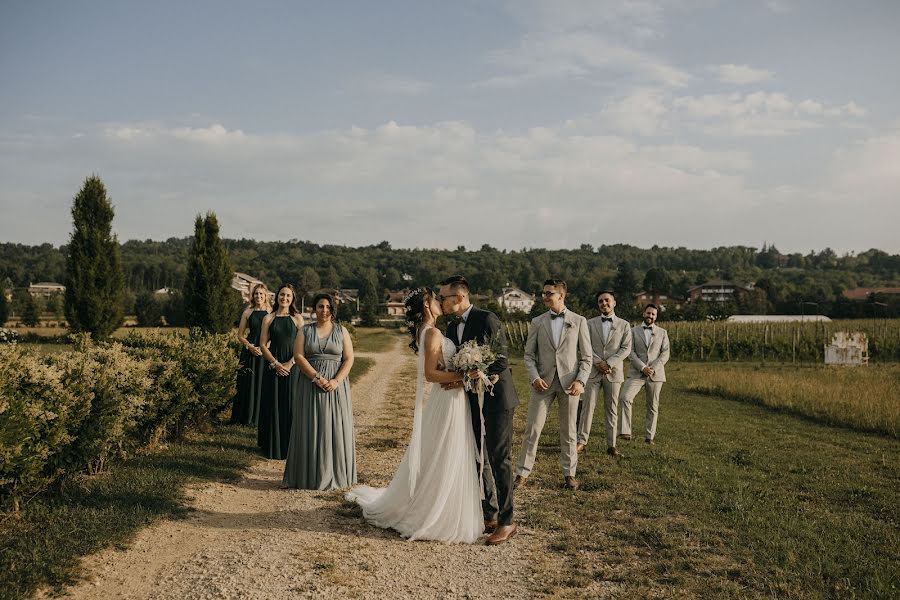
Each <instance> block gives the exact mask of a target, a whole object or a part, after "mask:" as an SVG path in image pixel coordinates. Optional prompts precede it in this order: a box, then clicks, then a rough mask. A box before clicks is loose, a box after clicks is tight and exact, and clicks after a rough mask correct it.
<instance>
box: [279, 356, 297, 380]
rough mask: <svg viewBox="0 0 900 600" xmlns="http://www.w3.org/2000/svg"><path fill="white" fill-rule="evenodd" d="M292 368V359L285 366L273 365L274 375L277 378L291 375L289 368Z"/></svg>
mask: <svg viewBox="0 0 900 600" xmlns="http://www.w3.org/2000/svg"><path fill="white" fill-rule="evenodd" d="M293 366H294V359H293V358H292V359H291V360H289V361H288V362H287V363H285V364H281V363H280V362H276V363H275V373H276V374H277V375H278V376H279V377H287V376H288V375H290V374H291V367H293Z"/></svg>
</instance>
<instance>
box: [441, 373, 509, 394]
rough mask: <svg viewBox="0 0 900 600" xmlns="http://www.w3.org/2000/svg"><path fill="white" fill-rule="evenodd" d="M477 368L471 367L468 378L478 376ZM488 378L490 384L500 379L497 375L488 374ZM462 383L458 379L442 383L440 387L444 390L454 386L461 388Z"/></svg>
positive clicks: (453, 388)
mask: <svg viewBox="0 0 900 600" xmlns="http://www.w3.org/2000/svg"><path fill="white" fill-rule="evenodd" d="M478 373H479V371H478V369H472V370H471V371H469V372H468V375H469V379H477V378H478ZM488 380H489V381H490V382H491V384H494V383H497V382H498V381H499V380H500V376H499V375H489V376H488ZM463 385H464V382H463V380H460V381H451V382H449V383H442V384H441V387H442V388H444V389H445V390H455V389H456V388H461V387H462V386H463Z"/></svg>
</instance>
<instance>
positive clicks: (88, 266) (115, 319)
mask: <svg viewBox="0 0 900 600" xmlns="http://www.w3.org/2000/svg"><path fill="white" fill-rule="evenodd" d="M114 216H115V211H114V210H113V206H112V203H111V202H110V201H109V198H108V197H107V195H106V186H105V185H104V184H103V181H102V180H101V179H100V178H99V177H98V176H96V175H91V176H90V177H88V178H87V179H85V180H84V185H83V186H82V188H81V191H80V192H78V195H77V196H75V199H74V201H73V202H72V222H73V225H74V230H73V231H72V236H71V238H70V239H69V255H68V257H67V259H66V305H65V313H66V320H67V321H68V322H69V328H70V329H71V330H72V331H75V332H90V333H92V334H93V335H94V336H95V337H98V338H106V337H109V335H110V334H112V332H113V331H115V330H116V328H117V327H118V326H119V325H121V324H122V297H123V293H124V289H125V278H124V275H123V274H122V258H121V256H120V255H119V242H118V240H117V239H116V236H115V235H113V233H112V220H113V217H114Z"/></svg>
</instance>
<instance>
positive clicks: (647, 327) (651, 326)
mask: <svg viewBox="0 0 900 600" xmlns="http://www.w3.org/2000/svg"><path fill="white" fill-rule="evenodd" d="M644 329H653V325H644Z"/></svg>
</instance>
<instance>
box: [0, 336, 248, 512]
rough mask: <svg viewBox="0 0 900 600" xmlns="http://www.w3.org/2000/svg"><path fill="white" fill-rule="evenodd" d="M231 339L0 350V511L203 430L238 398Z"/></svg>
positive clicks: (152, 339) (145, 339) (153, 339)
mask: <svg viewBox="0 0 900 600" xmlns="http://www.w3.org/2000/svg"><path fill="white" fill-rule="evenodd" d="M237 368H238V359H237V353H236V352H235V348H234V346H233V343H232V341H231V336H227V335H210V334H204V333H201V332H199V331H193V332H191V333H190V334H188V335H179V334H174V335H173V334H168V333H167V334H137V333H132V334H130V335H129V336H128V337H127V338H126V339H124V340H122V341H121V342H113V343H104V344H98V345H95V344H92V343H91V342H90V340H89V339H88V338H81V339H80V340H78V341H77V342H76V344H75V346H74V350H73V351H70V352H62V353H58V354H54V355H51V356H46V357H45V356H41V355H40V354H39V353H38V352H37V351H35V350H33V349H25V348H23V347H21V346H18V345H15V344H12V345H0V509H4V510H7V509H12V510H17V509H18V507H19V505H20V503H21V501H22V500H23V499H25V498H27V497H28V496H30V495H32V494H35V493H37V492H39V491H41V490H43V489H44V488H46V487H47V486H48V485H50V484H51V483H53V482H54V481H56V480H57V479H59V478H60V477H63V476H65V475H69V474H75V473H83V472H88V473H96V472H98V471H101V470H102V469H103V468H104V466H105V465H106V464H107V462H108V461H109V460H110V459H111V458H114V457H116V456H120V455H122V454H124V453H127V452H128V451H130V450H133V449H135V448H138V447H140V446H143V445H146V444H149V443H155V442H159V441H162V440H165V439H172V438H176V437H179V436H180V435H181V434H182V433H183V432H184V431H185V430H186V429H188V428H191V427H206V426H208V425H209V424H210V423H211V420H212V418H213V417H214V416H215V415H217V414H218V413H219V412H221V411H222V410H223V409H224V408H226V407H227V406H228V404H229V403H230V400H231V398H232V396H233V394H234V384H235V373H236V371H237Z"/></svg>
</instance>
